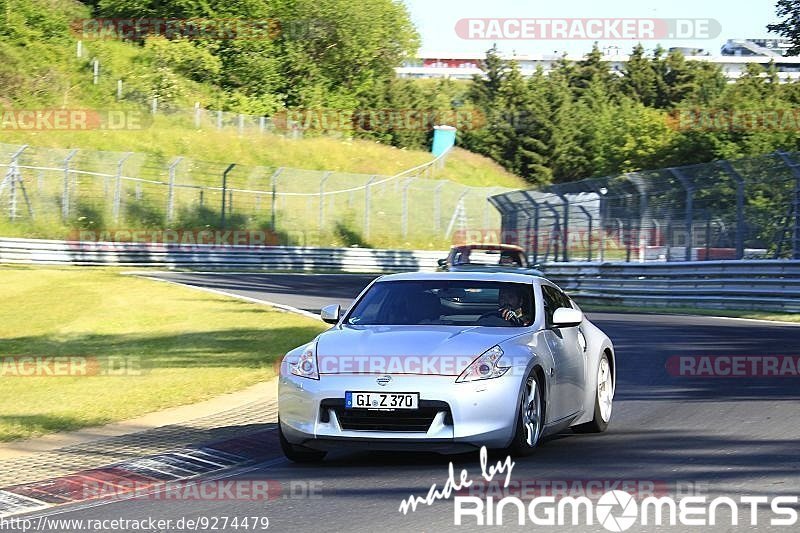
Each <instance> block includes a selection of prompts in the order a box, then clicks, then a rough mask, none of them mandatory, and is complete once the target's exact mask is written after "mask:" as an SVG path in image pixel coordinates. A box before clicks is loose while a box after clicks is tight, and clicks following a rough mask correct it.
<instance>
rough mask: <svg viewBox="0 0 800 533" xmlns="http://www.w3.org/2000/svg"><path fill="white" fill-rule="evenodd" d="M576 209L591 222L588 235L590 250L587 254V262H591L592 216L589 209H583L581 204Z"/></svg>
mask: <svg viewBox="0 0 800 533" xmlns="http://www.w3.org/2000/svg"><path fill="white" fill-rule="evenodd" d="M576 207H577V208H578V209H580V210H581V211H582V212H583V214H584V215H586V219H587V220H588V221H589V233H588V240H589V242H588V245H589V250H588V252H587V253H588V257H587V259H586V260H587V261H589V262H591V260H592V214H591V213H590V212H589V210H588V209H586V208H585V207H583V206H582V205H580V204H577V205H576Z"/></svg>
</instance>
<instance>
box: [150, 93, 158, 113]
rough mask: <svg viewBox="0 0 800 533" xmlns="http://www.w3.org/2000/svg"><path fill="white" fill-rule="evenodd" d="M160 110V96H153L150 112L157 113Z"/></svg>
mask: <svg viewBox="0 0 800 533" xmlns="http://www.w3.org/2000/svg"><path fill="white" fill-rule="evenodd" d="M157 112H158V96H154V97H153V101H152V102H151V103H150V113H151V114H152V115H155V114H156V113H157Z"/></svg>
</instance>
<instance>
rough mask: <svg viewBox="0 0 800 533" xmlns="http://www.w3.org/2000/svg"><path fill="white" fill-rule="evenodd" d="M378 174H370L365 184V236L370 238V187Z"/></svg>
mask: <svg viewBox="0 0 800 533" xmlns="http://www.w3.org/2000/svg"><path fill="white" fill-rule="evenodd" d="M376 177H377V176H370V178H369V180H367V183H366V184H365V185H364V238H365V239H369V210H370V206H369V201H370V194H371V190H370V188H369V186H370V185H372V182H373V181H375V178H376Z"/></svg>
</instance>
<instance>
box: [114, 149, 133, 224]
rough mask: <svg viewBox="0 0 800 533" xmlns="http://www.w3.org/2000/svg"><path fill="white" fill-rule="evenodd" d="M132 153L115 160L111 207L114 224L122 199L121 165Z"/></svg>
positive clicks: (117, 218) (117, 220)
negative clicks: (112, 203)
mask: <svg viewBox="0 0 800 533" xmlns="http://www.w3.org/2000/svg"><path fill="white" fill-rule="evenodd" d="M132 155H133V152H128V153H127V154H125V155H124V156H123V157H122V159H120V160H119V161H117V180H116V183H115V184H114V205H113V207H112V208H111V211H112V215H113V217H114V223H115V224H116V223H117V222H119V208H120V203H121V201H122V165H124V164H125V161H126V160H127V159H128V158H129V157H130V156H132Z"/></svg>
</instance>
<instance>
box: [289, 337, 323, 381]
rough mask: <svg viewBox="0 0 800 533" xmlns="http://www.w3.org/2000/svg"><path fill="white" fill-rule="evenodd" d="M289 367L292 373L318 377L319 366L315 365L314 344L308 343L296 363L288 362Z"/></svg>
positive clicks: (306, 376)
mask: <svg viewBox="0 0 800 533" xmlns="http://www.w3.org/2000/svg"><path fill="white" fill-rule="evenodd" d="M289 367H290V369H291V372H292V374H294V375H295V376H300V377H301V378H309V379H319V368H318V366H317V350H316V345H315V344H311V345H309V346H308V347H307V348H306V349H305V350H304V351H303V353H302V354H301V355H300V358H299V359H298V360H297V362H296V363H290V364H289Z"/></svg>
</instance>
